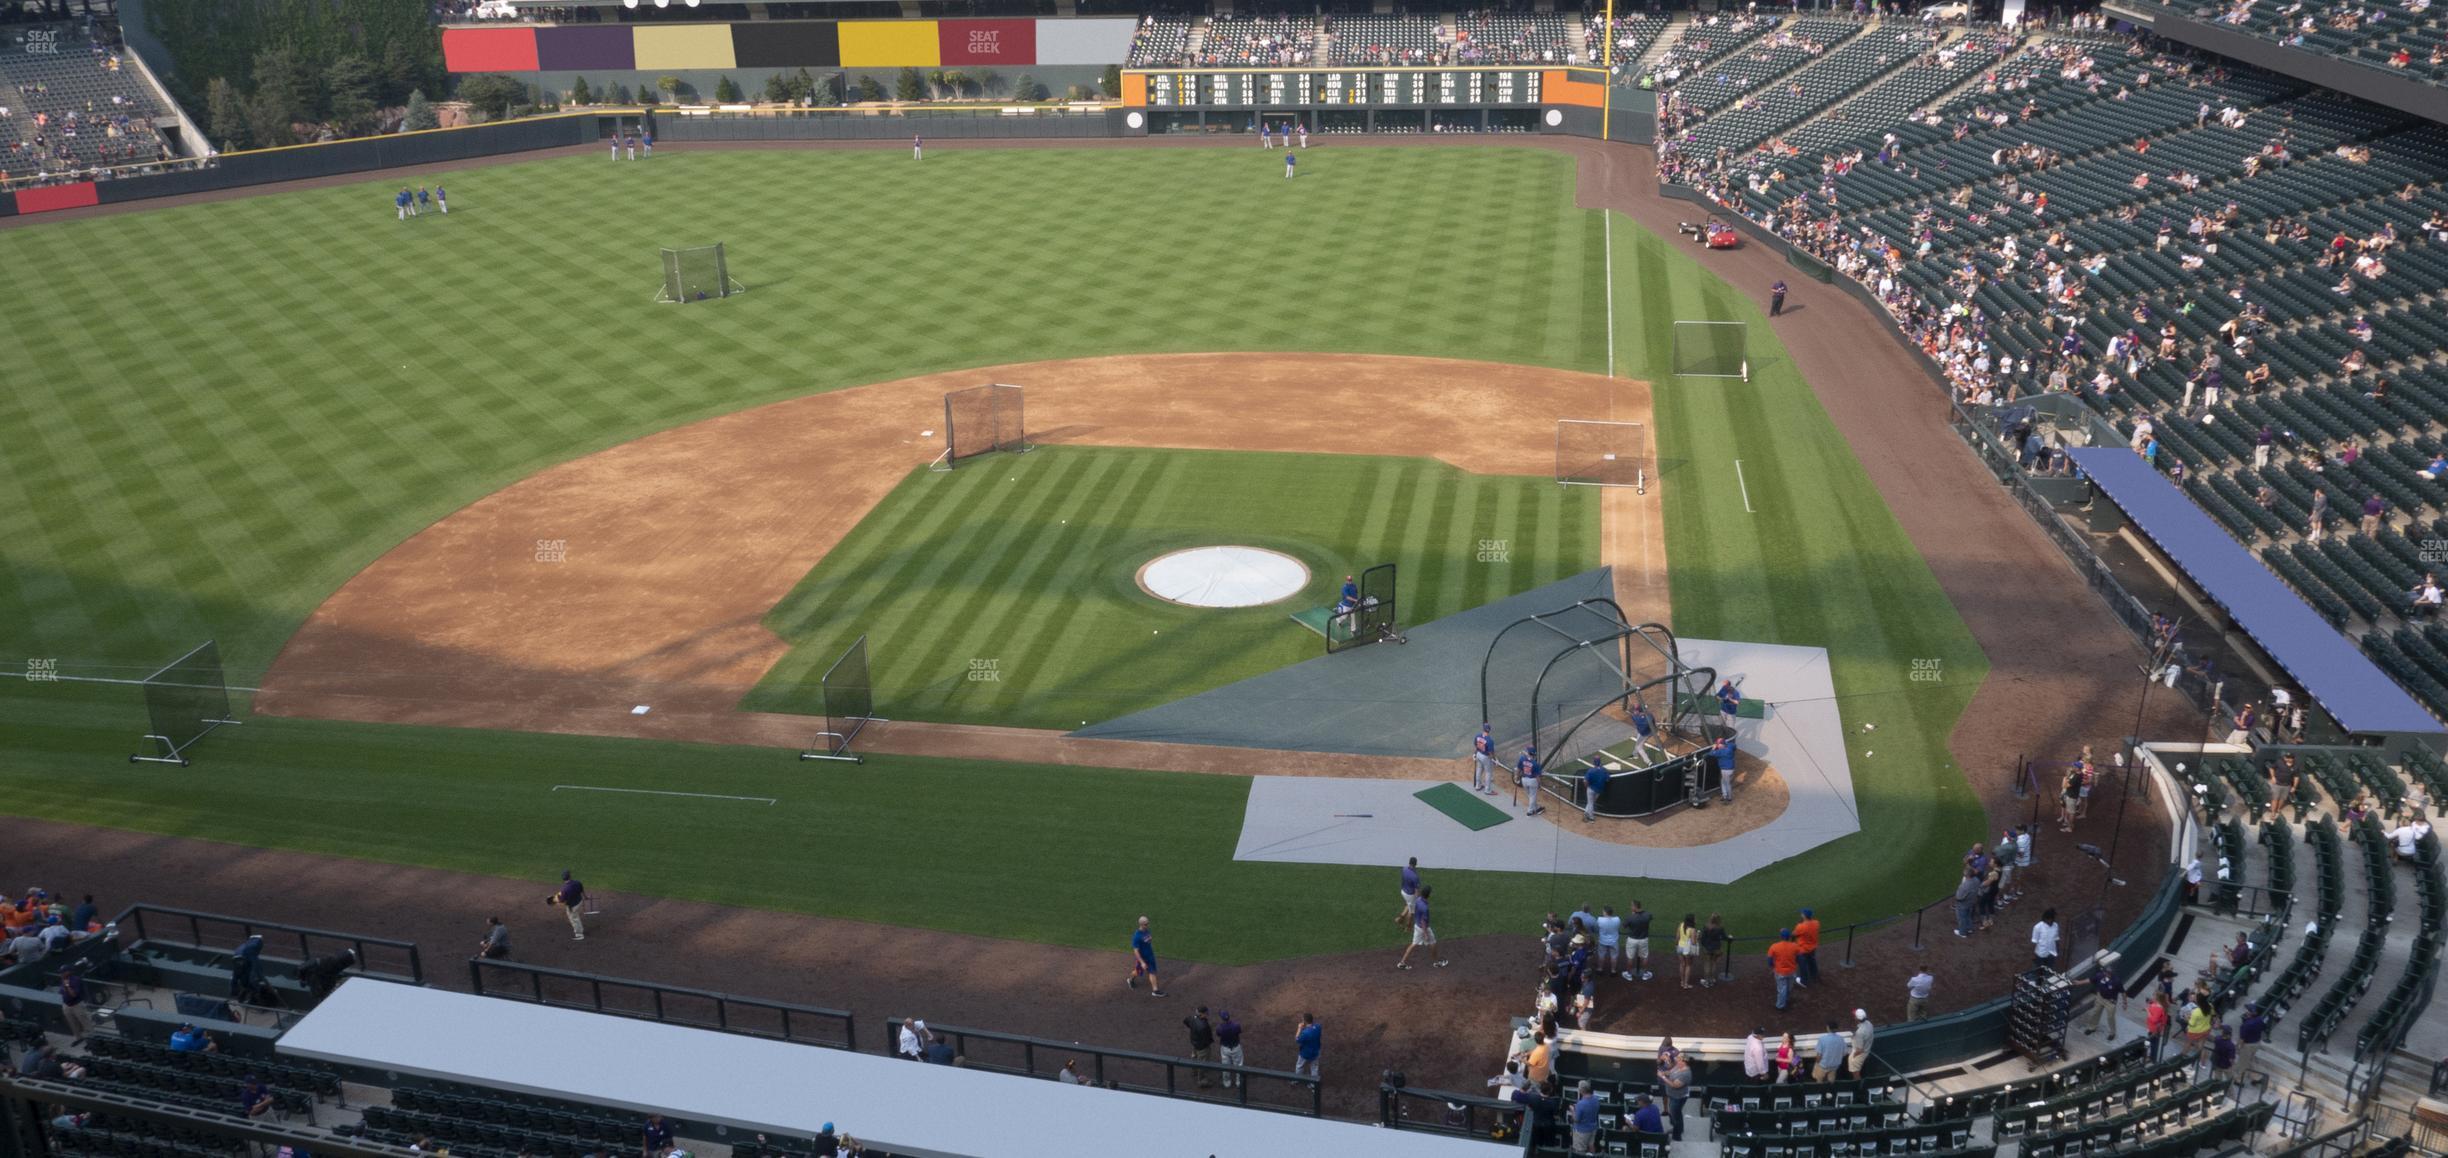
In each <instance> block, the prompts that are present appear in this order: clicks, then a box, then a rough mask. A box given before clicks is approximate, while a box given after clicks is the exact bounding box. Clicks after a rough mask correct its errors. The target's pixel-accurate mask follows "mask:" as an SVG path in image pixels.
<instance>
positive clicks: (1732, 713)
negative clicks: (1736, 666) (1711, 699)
mask: <svg viewBox="0 0 2448 1158" xmlns="http://www.w3.org/2000/svg"><path fill="white" fill-rule="evenodd" d="M1742 700H1743V697H1742V690H1741V689H1740V688H1737V687H1735V686H1734V681H1733V680H1727V681H1726V682H1724V683H1722V684H1719V685H1717V716H1718V718H1719V719H1721V720H1723V721H1725V726H1726V731H1729V732H1731V731H1733V730H1734V721H1735V720H1736V719H1738V718H1740V717H1741V714H1742Z"/></svg>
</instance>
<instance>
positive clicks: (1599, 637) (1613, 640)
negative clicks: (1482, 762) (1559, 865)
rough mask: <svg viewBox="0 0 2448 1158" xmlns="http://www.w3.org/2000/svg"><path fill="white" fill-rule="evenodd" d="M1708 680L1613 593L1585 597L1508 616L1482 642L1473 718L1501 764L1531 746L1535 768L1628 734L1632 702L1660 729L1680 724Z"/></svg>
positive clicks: (1668, 637) (1564, 761)
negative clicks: (1488, 734) (1627, 612)
mask: <svg viewBox="0 0 2448 1158" xmlns="http://www.w3.org/2000/svg"><path fill="white" fill-rule="evenodd" d="M1715 677H1716V672H1715V671H1714V670H1712V669H1710V668H1706V667H1695V666H1693V665H1691V664H1688V663H1686V662H1684V660H1683V657H1682V652H1681V648H1680V646H1679V645H1678V644H1677V643H1676V641H1675V637H1674V633H1673V632H1672V631H1670V630H1668V629H1667V628H1666V627H1664V626H1661V625H1659V624H1655V623H1640V624H1635V623H1632V622H1631V621H1630V620H1629V619H1627V618H1626V617H1625V616H1624V612H1623V608H1622V607H1621V606H1619V605H1617V604H1616V602H1615V601H1614V600H1613V599H1610V598H1604V597H1601V598H1596V599H1584V600H1581V601H1579V602H1577V603H1574V604H1572V605H1571V606H1569V607H1562V608H1558V609H1556V610H1554V611H1546V612H1540V613H1538V614H1536V615H1527V616H1524V617H1522V618H1520V619H1517V620H1514V621H1513V622H1512V623H1510V624H1508V625H1506V627H1505V628H1504V630H1502V631H1499V632H1497V633H1496V636H1495V638H1493V639H1491V640H1489V641H1488V651H1487V657H1486V658H1485V659H1484V660H1482V661H1481V662H1480V665H1479V706H1480V718H1481V719H1483V720H1484V721H1486V723H1487V724H1488V726H1489V728H1490V729H1491V730H1492V731H1493V733H1494V735H1495V737H1496V745H1497V750H1498V751H1500V752H1503V753H1505V755H1506V759H1507V762H1508V763H1509V762H1511V760H1513V759H1515V758H1518V757H1519V756H1520V754H1521V751H1522V748H1523V746H1524V745H1526V744H1529V743H1533V742H1535V743H1536V744H1537V745H1538V750H1539V761H1540V763H1541V764H1543V765H1545V766H1547V767H1549V768H1555V769H1563V768H1567V767H1569V766H1571V765H1572V764H1573V763H1575V762H1577V761H1579V760H1581V759H1582V758H1583V757H1586V756H1589V755H1592V754H1594V753H1596V752H1598V751H1599V750H1601V749H1604V748H1606V747H1608V746H1610V745H1613V744H1616V743H1618V742H1621V741H1623V740H1626V739H1629V738H1631V737H1632V736H1633V734H1634V732H1633V730H1632V724H1631V711H1632V705H1633V704H1635V703H1641V704H1647V705H1648V706H1649V708H1650V711H1651V713H1652V714H1653V715H1654V716H1655V717H1656V718H1657V720H1658V722H1659V724H1660V726H1662V727H1664V728H1666V729H1667V730H1669V731H1682V730H1685V729H1686V727H1687V726H1688V725H1690V724H1693V723H1696V722H1697V720H1696V716H1697V709H1696V708H1694V707H1693V705H1694V704H1696V703H1698V702H1700V701H1703V700H1706V698H1707V697H1706V692H1707V690H1708V689H1709V687H1710V686H1711V685H1712V683H1713V682H1714V680H1715Z"/></svg>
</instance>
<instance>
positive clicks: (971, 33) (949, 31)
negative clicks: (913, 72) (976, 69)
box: [935, 20, 1037, 66]
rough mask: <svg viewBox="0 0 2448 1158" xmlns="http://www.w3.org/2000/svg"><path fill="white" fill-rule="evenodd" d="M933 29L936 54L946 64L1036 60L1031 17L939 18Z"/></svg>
mask: <svg viewBox="0 0 2448 1158" xmlns="http://www.w3.org/2000/svg"><path fill="white" fill-rule="evenodd" d="M935 33H936V35H935V43H936V49H937V55H938V56H939V57H940V58H941V60H942V61H943V63H944V64H945V65H946V66H950V65H955V64H962V65H977V66H986V65H1031V64H1035V63H1037V22H1036V21H1034V20H941V21H937V22H936V25H935Z"/></svg>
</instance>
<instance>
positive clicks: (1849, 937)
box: [1836, 921, 1861, 969]
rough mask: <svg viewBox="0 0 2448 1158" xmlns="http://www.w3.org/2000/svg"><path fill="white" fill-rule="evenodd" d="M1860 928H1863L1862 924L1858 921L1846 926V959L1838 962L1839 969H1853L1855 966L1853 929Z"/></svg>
mask: <svg viewBox="0 0 2448 1158" xmlns="http://www.w3.org/2000/svg"><path fill="white" fill-rule="evenodd" d="M1858 928H1861V924H1860V922H1858V921H1857V922H1855V923H1853V924H1850V925H1847V926H1845V956H1844V960H1842V961H1839V962H1837V963H1836V967H1837V968H1839V969H1851V968H1852V967H1853V930H1855V929H1858Z"/></svg>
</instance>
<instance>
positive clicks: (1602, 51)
mask: <svg viewBox="0 0 2448 1158" xmlns="http://www.w3.org/2000/svg"><path fill="white" fill-rule="evenodd" d="M1598 52H1599V60H1598V71H1599V72H1600V73H1601V74H1602V75H1601V76H1599V78H1598V92H1599V94H1600V95H1601V97H1602V99H1604V101H1605V102H1606V103H1604V104H1601V105H1599V106H1598V139H1599V140H1601V141H1612V140H1614V139H1615V138H1614V136H1613V135H1612V134H1611V132H1610V130H1611V129H1612V127H1613V121H1614V118H1615V0H1607V7H1606V43H1605V44H1604V45H1603V46H1601V47H1600V48H1599V50H1598Z"/></svg>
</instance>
